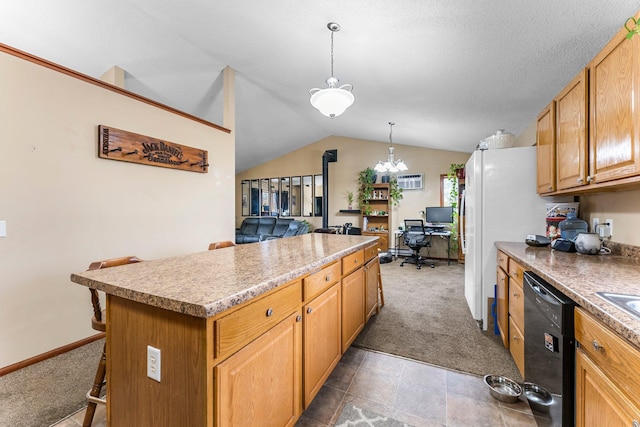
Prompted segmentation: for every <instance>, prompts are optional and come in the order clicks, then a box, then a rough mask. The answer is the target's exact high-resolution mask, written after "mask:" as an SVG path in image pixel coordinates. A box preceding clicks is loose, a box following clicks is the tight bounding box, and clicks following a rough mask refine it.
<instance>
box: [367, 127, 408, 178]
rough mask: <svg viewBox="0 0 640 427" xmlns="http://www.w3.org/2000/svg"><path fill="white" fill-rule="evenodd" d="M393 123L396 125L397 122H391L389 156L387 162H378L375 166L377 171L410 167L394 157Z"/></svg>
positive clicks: (394, 171) (393, 170)
mask: <svg viewBox="0 0 640 427" xmlns="http://www.w3.org/2000/svg"><path fill="white" fill-rule="evenodd" d="M393 125H395V123H393V122H389V157H387V161H386V162H383V161H379V162H378V164H377V165H376V166H375V167H374V168H373V170H375V171H376V172H381V173H382V172H385V173H396V172H403V171H406V170H407V169H409V168H408V167H407V165H405V164H404V162H403V161H402V160H400V159H398V160H395V159H394V158H393V145H392V144H393V139H392V137H393Z"/></svg>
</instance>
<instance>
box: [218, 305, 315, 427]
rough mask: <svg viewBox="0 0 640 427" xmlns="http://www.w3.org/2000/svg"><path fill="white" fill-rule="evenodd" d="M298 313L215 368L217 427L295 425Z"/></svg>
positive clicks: (297, 408)
mask: <svg viewBox="0 0 640 427" xmlns="http://www.w3.org/2000/svg"><path fill="white" fill-rule="evenodd" d="M301 319H302V316H301V315H300V313H299V312H296V313H294V314H292V315H291V316H289V317H287V318H286V319H285V320H283V321H282V322H280V323H279V324H277V325H276V326H274V327H273V328H271V329H270V330H269V331H267V332H266V333H264V334H262V335H261V336H260V337H258V338H257V339H256V340H255V341H253V342H251V343H250V344H248V345H247V346H245V347H244V348H242V349H241V350H239V351H238V352H237V353H236V354H234V355H233V356H231V357H230V358H228V359H227V360H225V361H224V362H222V363H221V364H219V365H218V366H216V367H215V368H214V376H215V387H216V390H217V394H216V397H215V403H216V408H215V414H216V418H217V419H216V423H215V424H216V426H217V427H226V426H229V427H240V426H258V425H259V426H274V427H275V426H277V427H282V426H291V425H294V424H295V421H296V419H297V418H298V416H299V415H300V413H301V406H302V405H301V402H300V396H301V389H302V387H301V383H302V381H301V365H302V354H301V351H302V334H301V332H302V322H301Z"/></svg>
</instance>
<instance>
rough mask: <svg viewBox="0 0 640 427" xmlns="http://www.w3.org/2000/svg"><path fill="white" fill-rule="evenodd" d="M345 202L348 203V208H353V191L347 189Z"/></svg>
mask: <svg viewBox="0 0 640 427" xmlns="http://www.w3.org/2000/svg"><path fill="white" fill-rule="evenodd" d="M347 202H348V203H349V208H348V209H349V210H351V209H353V191H347Z"/></svg>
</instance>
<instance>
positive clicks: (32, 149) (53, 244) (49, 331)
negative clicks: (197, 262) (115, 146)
mask: <svg viewBox="0 0 640 427" xmlns="http://www.w3.org/2000/svg"><path fill="white" fill-rule="evenodd" d="M0 94H2V95H1V96H0V117H1V118H2V119H1V120H2V126H0V132H2V136H1V137H0V153H1V154H0V221H3V220H4V221H6V223H7V237H4V238H0V325H2V327H1V328H0V367H5V366H8V365H11V364H13V363H16V362H19V361H22V360H25V359H27V358H29V357H33V356H36V355H38V354H41V353H44V352H46V351H49V350H52V349H54V348H57V347H60V346H63V345H66V344H69V343H71V342H74V341H77V340H79V339H82V338H84V337H87V336H90V335H93V334H94V333H95V331H93V330H92V329H91V328H90V316H91V304H90V300H89V292H88V291H87V289H86V288H84V287H82V286H80V285H77V284H75V283H72V282H71V281H70V280H69V275H70V274H71V273H72V272H79V271H83V270H84V269H86V268H87V266H88V265H89V263H91V262H92V261H95V260H99V259H105V258H111V257H118V256H124V255H137V256H138V257H140V258H143V259H153V258H161V257H168V256H173V255H180V254H185V253H189V252H198V251H204V250H206V249H207V246H208V244H209V243H210V242H212V241H217V240H231V239H233V236H234V212H233V209H224V207H225V206H228V207H232V206H233V200H234V197H235V189H236V187H235V185H234V184H235V180H234V176H235V172H234V169H235V161H234V158H235V142H234V137H233V133H232V134H227V133H226V132H222V131H220V130H218V129H215V128H214V127H212V126H208V125H205V124H202V123H198V122H197V121H193V120H190V119H187V118H184V117H181V116H179V115H176V114H174V113H172V112H169V111H166V110H164V109H161V108H158V107H155V106H152V105H149V104H146V103H143V102H140V101H137V100H135V99H132V98H130V97H127V96H124V95H122V94H119V93H116V92H113V91H110V90H106V89H104V88H101V87H99V86H96V85H93V84H90V83H87V82H84V81H81V80H79V79H76V78H73V77H70V76H67V75H65V74H62V73H59V72H57V71H54V70H52V69H49V68H45V67H43V66H40V65H37V64H34V63H32V62H28V61H26V60H23V59H20V58H17V57H15V56H11V55H9V54H7V53H4V52H0ZM99 124H104V125H107V126H111V127H114V128H118V129H123V130H127V131H131V132H135V133H138V134H143V135H148V136H151V137H155V138H159V139H163V140H165V141H170V142H174V143H178V144H182V145H187V146H192V147H198V148H202V149H205V150H208V151H209V163H210V167H209V173H207V174H201V173H193V172H187V171H181V170H173V169H166V168H160V167H152V166H147V165H139V164H133V163H125V162H118V161H111V160H105V159H100V158H98V156H97V151H98V150H97V145H98V143H97V141H98V136H97V127H98V125H99Z"/></svg>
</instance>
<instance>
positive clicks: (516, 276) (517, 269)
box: [509, 258, 524, 287]
mask: <svg viewBox="0 0 640 427" xmlns="http://www.w3.org/2000/svg"><path fill="white" fill-rule="evenodd" d="M509 277H511V278H512V279H513V280H515V281H516V282H518V284H519V285H520V287H522V280H523V278H524V268H522V266H521V265H520V264H518V262H517V261H516V260H514V259H513V258H509Z"/></svg>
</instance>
